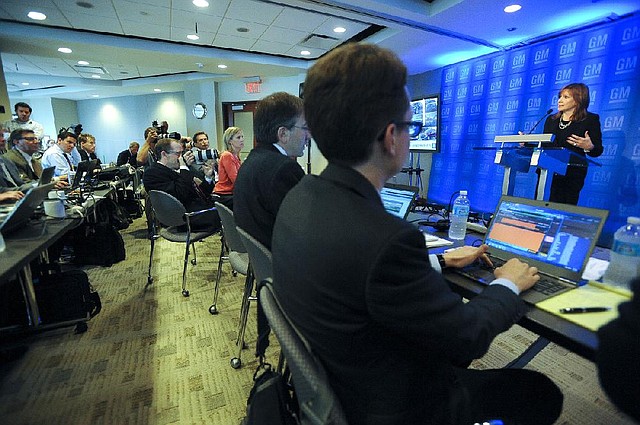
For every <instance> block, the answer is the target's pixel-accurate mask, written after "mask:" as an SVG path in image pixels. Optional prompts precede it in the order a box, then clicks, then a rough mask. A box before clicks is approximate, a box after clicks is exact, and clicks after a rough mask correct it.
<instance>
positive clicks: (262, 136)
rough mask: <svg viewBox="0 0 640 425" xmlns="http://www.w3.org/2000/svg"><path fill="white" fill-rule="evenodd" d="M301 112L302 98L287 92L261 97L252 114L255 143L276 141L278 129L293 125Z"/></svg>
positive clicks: (270, 143)
mask: <svg viewBox="0 0 640 425" xmlns="http://www.w3.org/2000/svg"><path fill="white" fill-rule="evenodd" d="M303 112H304V104H303V102H302V99H300V98H299V97H297V96H294V95H292V94H289V93H285V92H277V93H273V94H270V95H269V96H266V97H265V98H263V99H261V100H260V101H259V102H258V106H257V107H256V112H255V114H254V116H253V134H254V135H255V138H256V145H272V144H274V143H278V129H279V128H280V127H286V128H291V127H293V126H294V125H295V124H296V120H297V119H298V117H299V116H300V115H302V113H303Z"/></svg>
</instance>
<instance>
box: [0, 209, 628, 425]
mask: <svg viewBox="0 0 640 425" xmlns="http://www.w3.org/2000/svg"><path fill="white" fill-rule="evenodd" d="M122 235H123V237H124V239H125V244H126V247H127V260H126V261H123V262H121V263H119V264H115V265H114V266H112V267H111V268H103V267H86V268H85V270H86V271H87V273H88V274H89V278H90V281H91V283H92V284H93V286H94V287H95V288H96V289H97V290H98V292H99V293H100V296H101V298H102V303H103V308H102V312H101V313H100V314H99V315H98V316H96V317H95V318H93V319H92V320H91V321H89V322H88V324H89V329H88V331H87V332H86V333H84V334H79V335H76V334H74V332H73V328H69V327H67V328H61V329H56V330H50V331H46V332H43V333H40V334H37V335H31V336H29V337H27V338H25V339H21V340H18V341H14V342H12V344H16V343H18V344H21V345H26V346H27V347H28V349H27V351H26V353H25V354H24V355H23V356H21V357H20V358H19V359H18V360H15V361H12V362H10V363H7V364H4V365H1V367H0V424H5V425H6V424H12V425H13V424H25V425H26V424H29V425H38V424H42V425H51V424H170V423H171V424H224V425H226V424H232V425H237V424H238V423H239V421H240V420H241V418H242V417H243V416H244V414H245V407H246V399H247V395H248V393H249V390H250V388H251V385H252V380H251V378H252V375H253V372H254V370H255V367H256V365H257V363H256V361H255V358H254V357H253V346H254V342H255V307H252V309H251V315H250V320H249V327H248V335H247V338H246V340H247V341H248V342H249V345H250V348H249V349H248V350H244V351H243V354H242V361H243V367H242V368H240V369H238V370H235V369H232V368H231V366H230V359H231V358H232V357H234V356H236V354H237V348H236V345H235V337H236V334H237V325H238V320H239V317H238V316H239V310H240V298H241V292H242V288H243V282H244V280H243V277H242V276H237V277H233V276H232V275H231V273H230V266H229V265H228V264H225V265H223V271H224V273H223V275H222V285H221V291H220V299H219V302H218V308H219V311H220V314H218V315H217V316H212V315H211V314H209V306H210V305H211V303H212V298H213V280H214V279H215V273H216V270H217V263H218V255H219V252H220V238H219V237H218V236H214V237H211V238H209V239H208V240H206V241H205V242H202V243H198V244H197V251H198V264H197V265H195V266H189V271H188V279H189V284H188V289H189V290H190V292H191V296H190V297H189V298H184V297H182V295H181V294H180V282H181V273H182V255H183V245H181V244H175V243H170V242H167V241H165V240H160V241H158V243H157V245H156V253H155V256H154V257H155V258H154V273H153V274H154V276H155V282H154V283H153V285H151V286H150V287H149V288H148V289H147V290H145V289H144V288H145V284H146V281H147V277H146V273H147V265H148V258H149V257H148V256H149V241H148V240H147V239H146V225H145V222H144V219H142V218H141V219H138V220H136V221H135V222H134V224H132V225H131V226H130V227H129V228H128V229H127V230H124V231H122ZM272 339H273V338H272ZM533 339H534V335H533V334H531V333H529V332H527V331H525V330H523V329H522V328H520V327H514V328H513V330H511V331H510V332H507V333H505V334H504V335H502V336H500V337H499V338H498V339H497V340H496V341H495V343H494V344H493V346H492V348H491V350H490V352H489V353H488V354H487V355H486V356H485V357H484V358H482V359H479V360H477V361H475V362H474V364H473V367H476V368H489V367H500V366H502V365H504V364H506V363H507V362H509V361H510V360H512V359H513V358H514V357H515V356H516V355H517V354H519V353H520V352H521V351H522V350H523V349H524V348H525V347H526V346H527V345H528V344H530V343H531V342H532V341H533ZM272 345H276V346H275V347H272V348H270V349H269V351H268V360H270V361H271V362H273V363H276V362H277V356H278V348H277V344H275V343H274V342H272ZM5 346H6V342H5ZM530 367H531V368H533V369H539V370H543V371H545V372H546V373H547V374H548V375H549V376H551V377H552V379H554V380H555V381H556V382H557V383H558V384H559V385H560V386H561V388H562V389H563V391H564V393H565V409H564V412H563V415H562V417H561V419H560V420H559V421H558V424H607V425H608V424H631V423H632V422H631V421H629V420H626V419H625V418H624V417H623V416H622V415H621V414H619V413H617V412H616V410H615V408H614V407H612V405H611V404H610V403H609V402H608V401H607V399H606V397H605V396H604V395H603V393H602V392H601V390H600V389H599V387H598V385H597V376H596V373H595V369H594V366H593V364H592V363H590V362H588V361H586V360H584V359H582V358H580V357H578V356H576V355H574V354H572V353H569V352H567V351H566V350H564V349H562V348H560V347H558V346H555V345H550V346H549V347H547V348H546V349H545V350H544V351H543V352H542V353H541V354H540V355H538V357H537V358H536V359H534V361H533V362H532V363H531V365H530Z"/></svg>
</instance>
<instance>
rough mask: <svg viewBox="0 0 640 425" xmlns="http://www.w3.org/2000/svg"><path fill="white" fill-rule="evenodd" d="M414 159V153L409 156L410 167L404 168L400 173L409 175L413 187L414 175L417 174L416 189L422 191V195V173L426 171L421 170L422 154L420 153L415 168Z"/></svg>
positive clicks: (410, 184)
mask: <svg viewBox="0 0 640 425" xmlns="http://www.w3.org/2000/svg"><path fill="white" fill-rule="evenodd" d="M413 158H414V152H411V153H410V154H409V166H408V167H404V168H403V169H402V170H400V172H401V173H407V174H409V186H413V173H416V187H418V188H419V189H420V192H421V193H422V191H423V188H422V172H423V171H424V169H423V168H420V154H419V153H418V154H417V155H416V166H415V167H414V166H413Z"/></svg>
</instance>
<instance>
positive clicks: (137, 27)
mask: <svg viewBox="0 0 640 425" xmlns="http://www.w3.org/2000/svg"><path fill="white" fill-rule="evenodd" d="M122 28H123V29H124V32H125V34H127V35H135V36H138V37H146V38H155V39H169V37H170V36H171V28H170V27H169V25H153V24H141V23H140V22H134V21H122Z"/></svg>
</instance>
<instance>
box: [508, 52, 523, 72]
mask: <svg viewBox="0 0 640 425" xmlns="http://www.w3.org/2000/svg"><path fill="white" fill-rule="evenodd" d="M526 63H527V55H525V54H524V53H521V54H519V55H516V56H514V57H513V58H512V59H511V69H516V68H522V67H523V66H524V65H525V64H526Z"/></svg>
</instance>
